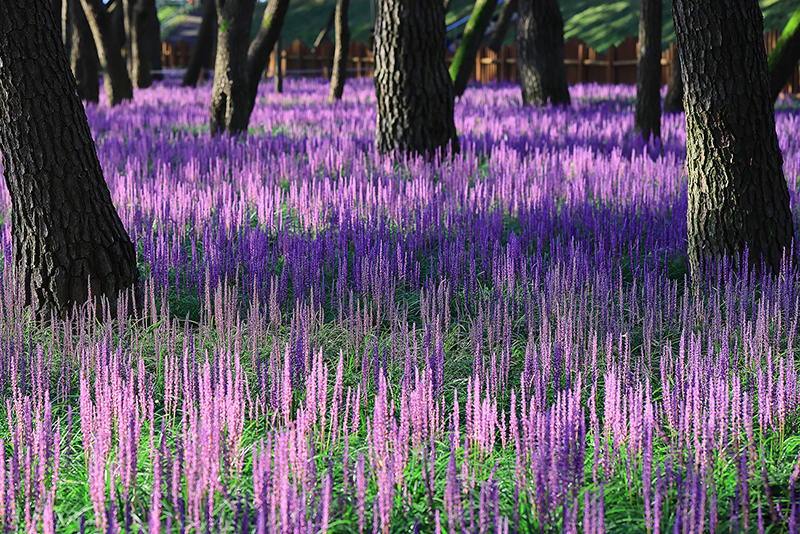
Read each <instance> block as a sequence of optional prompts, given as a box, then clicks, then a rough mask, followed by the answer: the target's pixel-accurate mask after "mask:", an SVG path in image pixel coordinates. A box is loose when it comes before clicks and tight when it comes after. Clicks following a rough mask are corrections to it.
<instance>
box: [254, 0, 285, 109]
mask: <svg viewBox="0 0 800 534" xmlns="http://www.w3.org/2000/svg"><path fill="white" fill-rule="evenodd" d="M288 10H289V0H269V3H268V4H267V9H266V10H264V18H263V19H261V27H260V28H259V29H258V33H257V34H256V38H255V39H253V42H252V43H250V48H249V49H248V50H247V76H248V78H247V98H248V101H247V102H248V103H247V105H248V109H247V117H248V120H249V117H250V114H251V113H252V112H253V107H254V106H255V105H256V95H257V94H258V82H259V81H260V80H261V76H262V74H263V73H264V69H265V68H266V66H267V63H269V55H270V54H271V53H272V49H273V48H274V47H275V42H276V41H277V40H278V36H279V35H280V34H281V29H282V28H283V21H284V19H285V18H286V12H287V11H288Z"/></svg>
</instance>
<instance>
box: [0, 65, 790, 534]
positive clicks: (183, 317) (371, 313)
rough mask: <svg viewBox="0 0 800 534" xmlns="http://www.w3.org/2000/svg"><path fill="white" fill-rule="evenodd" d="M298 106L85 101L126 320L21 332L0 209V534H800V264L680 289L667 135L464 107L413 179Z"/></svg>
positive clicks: (627, 98)
mask: <svg viewBox="0 0 800 534" xmlns="http://www.w3.org/2000/svg"><path fill="white" fill-rule="evenodd" d="M286 86H287V92H286V93H284V94H283V95H275V94H273V93H272V92H271V89H268V88H266V87H262V92H261V93H260V96H259V101H258V103H257V105H256V110H255V111H254V114H253V120H252V121H251V132H250V134H249V135H247V136H245V137H242V138H239V139H236V138H226V137H223V138H215V139H212V138H211V137H210V136H209V134H208V131H207V127H206V122H207V114H208V107H207V103H208V101H209V97H210V88H209V87H208V86H206V87H202V88H199V89H182V88H179V87H175V86H172V85H169V84H164V85H159V86H156V87H155V88H152V89H148V90H143V91H139V92H137V94H136V96H135V100H134V101H133V102H132V103H130V104H123V105H121V106H117V107H115V108H113V109H109V108H108V107H107V106H105V105H101V106H99V107H97V106H93V105H90V106H89V107H88V108H87V114H88V117H89V122H90V124H91V126H92V130H93V133H94V135H95V138H96V141H97V147H98V152H99V155H100V160H101V163H102V165H103V168H104V170H105V175H106V178H107V180H108V183H109V187H110V189H111V192H112V196H113V198H114V200H115V202H116V204H117V207H118V210H119V212H120V216H121V217H122V220H123V222H124V223H125V225H126V227H127V228H128V230H129V232H130V233H131V235H132V237H133V238H134V239H135V241H136V243H137V247H138V250H139V254H140V267H141V269H142V274H143V278H144V299H145V306H144V310H143V311H142V315H143V316H137V317H122V318H120V319H119V320H118V321H114V322H112V321H109V322H107V323H105V324H102V323H97V322H92V321H89V320H88V319H87V318H86V317H87V316H88V315H86V314H83V315H79V316H76V318H75V319H74V320H72V321H70V322H63V323H58V322H57V323H55V324H54V325H53V326H52V327H51V328H49V329H47V330H42V329H39V328H38V327H35V326H34V325H35V323H34V322H33V320H32V318H31V317H30V316H29V312H28V311H27V310H26V309H24V308H23V306H22V302H21V296H20V295H21V294H22V291H21V288H20V287H18V285H17V284H16V282H15V281H14V277H13V273H12V271H11V240H10V227H9V223H8V220H9V218H8V213H9V201H8V195H7V193H6V192H5V190H3V192H2V194H0V204H2V213H3V214H4V217H3V219H4V221H5V222H4V223H3V224H2V227H0V228H1V233H0V241H1V242H2V247H3V253H4V263H3V271H2V286H1V287H0V289H2V292H1V294H0V327H1V328H2V338H1V341H0V343H1V345H0V350H1V351H2V358H0V387H2V394H3V400H4V403H3V412H4V413H3V414H2V415H3V417H0V420H1V421H2V423H0V439H1V440H2V441H0V443H1V444H2V446H0V525H2V526H3V528H4V529H5V531H6V532H34V531H43V532H47V533H51V532H59V533H67V532H113V533H117V532H149V533H151V534H155V533H159V532H162V533H163V532H181V533H184V532H186V533H188V532H192V533H202V532H237V533H238V532H257V533H259V534H262V533H267V532H280V533H288V532H297V533H317V532H380V533H389V532H469V533H473V532H480V533H488V532H498V533H506V532H539V531H544V532H562V531H564V532H586V533H599V532H648V533H658V532H663V533H666V532H682V533H694V532H706V531H711V532H730V531H732V532H749V531H757V532H763V531H770V532H788V533H798V532H800V484H798V478H800V378H799V376H798V375H799V372H800V371H799V368H798V356H797V354H798V346H799V345H800V341H799V340H798V339H797V338H798V320H799V319H800V273H798V271H797V270H796V269H794V268H792V269H789V268H785V269H784V270H783V272H782V273H781V275H780V276H779V277H777V278H764V279H756V278H754V277H752V276H748V275H747V274H745V273H742V274H734V273H733V272H732V270H731V269H729V267H728V264H729V260H726V259H721V260H720V261H719V262H718V263H716V264H711V265H709V266H708V270H707V275H706V276H705V277H704V280H703V283H702V285H699V286H698V285H692V284H691V283H690V282H688V281H687V280H686V279H685V275H687V271H686V267H685V265H686V258H685V239H686V222H685V221H686V185H685V182H686V177H685V173H684V172H683V164H684V158H685V148H684V145H685V135H684V129H683V116H682V115H678V116H666V117H664V119H663V126H662V131H663V132H664V140H663V144H658V145H652V144H651V145H644V144H643V143H642V141H641V140H640V139H639V138H637V137H636V136H635V135H634V133H633V106H632V100H633V97H634V90H633V88H630V87H603V86H577V87H573V88H572V96H573V101H574V103H573V106H572V107H571V108H567V109H551V110H546V111H541V110H536V109H527V108H522V107H521V106H520V102H519V101H520V98H519V88H518V87H516V86H492V87H483V88H472V89H469V90H468V91H467V93H466V95H465V96H464V98H463V99H462V100H461V101H460V102H458V103H457V104H456V125H457V127H458V130H459V134H460V139H461V147H462V153H461V154H460V155H458V156H456V157H455V158H454V159H453V160H445V161H443V162H442V161H437V162H433V163H430V162H425V161H424V160H420V159H415V160H411V161H406V160H403V159H400V158H392V157H384V156H379V155H378V154H377V153H376V152H375V150H374V147H373V136H374V125H375V109H374V94H373V88H372V85H371V83H368V82H361V81H356V80H351V81H349V82H348V86H347V88H346V90H345V99H344V101H342V102H341V103H337V104H329V103H327V102H326V101H325V99H326V96H327V91H328V86H327V84H326V83H325V82H323V81H309V80H287V82H286ZM777 125H778V126H777V127H778V136H779V139H780V143H781V147H782V149H783V151H784V159H785V170H786V174H787V179H788V181H789V188H790V190H791V195H792V209H793V211H794V213H795V214H798V213H800V204H799V203H798V197H797V189H798V185H797V184H798V178H799V177H800V136H798V135H797V132H798V131H800V113H798V112H797V111H796V110H795V109H792V108H791V107H787V106H782V107H781V108H780V109H779V110H778V112H777Z"/></svg>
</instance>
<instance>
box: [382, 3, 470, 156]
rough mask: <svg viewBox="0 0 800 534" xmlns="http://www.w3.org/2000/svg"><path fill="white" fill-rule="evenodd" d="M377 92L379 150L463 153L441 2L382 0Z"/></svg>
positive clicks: (429, 153)
mask: <svg viewBox="0 0 800 534" xmlns="http://www.w3.org/2000/svg"><path fill="white" fill-rule="evenodd" d="M374 78H375V96H376V97H377V101H378V123H377V128H376V141H375V144H376V145H377V148H378V150H379V151H380V152H384V153H385V152H390V151H392V150H402V151H406V152H411V153H420V154H427V155H431V154H433V153H435V152H438V151H439V150H441V149H446V147H447V146H448V145H449V146H451V147H452V151H453V152H457V151H458V136H457V135H456V126H455V122H454V120H453V83H452V81H451V80H450V75H449V73H448V72H447V64H446V63H445V26H444V7H443V6H442V2H441V0H379V1H378V16H377V20H376V22H375V75H374Z"/></svg>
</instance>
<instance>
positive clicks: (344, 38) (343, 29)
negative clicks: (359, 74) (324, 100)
mask: <svg viewBox="0 0 800 534" xmlns="http://www.w3.org/2000/svg"><path fill="white" fill-rule="evenodd" d="M349 8H350V0H338V2H336V29H335V30H334V31H335V33H336V48H335V49H334V51H333V72H332V73H331V94H330V100H331V101H333V100H341V99H342V93H343V92H344V80H345V78H346V77H347V70H346V69H347V49H348V48H349V47H350V26H349V23H348V21H347V10H348V9H349Z"/></svg>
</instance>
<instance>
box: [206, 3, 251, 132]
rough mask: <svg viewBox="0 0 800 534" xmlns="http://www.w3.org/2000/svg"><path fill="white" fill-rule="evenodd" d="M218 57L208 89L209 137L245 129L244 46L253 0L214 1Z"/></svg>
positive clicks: (247, 107)
mask: <svg viewBox="0 0 800 534" xmlns="http://www.w3.org/2000/svg"><path fill="white" fill-rule="evenodd" d="M216 2H217V25H218V27H219V32H218V34H217V58H216V62H215V64H214V87H213V89H212V90H211V120H210V122H209V128H210V130H211V133H212V135H216V134H218V133H220V132H221V131H223V130H224V131H226V132H228V133H230V134H237V133H241V132H244V131H246V130H247V124H248V122H249V120H250V109H249V105H250V104H249V102H248V96H247V46H248V44H249V43H250V24H251V22H252V20H253V8H254V7H255V0H216Z"/></svg>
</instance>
